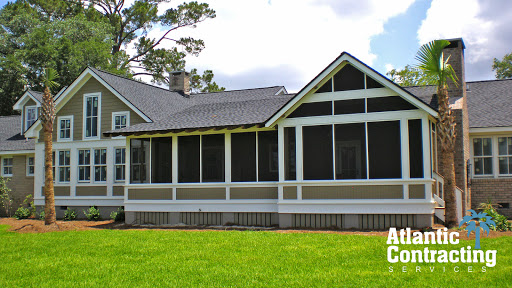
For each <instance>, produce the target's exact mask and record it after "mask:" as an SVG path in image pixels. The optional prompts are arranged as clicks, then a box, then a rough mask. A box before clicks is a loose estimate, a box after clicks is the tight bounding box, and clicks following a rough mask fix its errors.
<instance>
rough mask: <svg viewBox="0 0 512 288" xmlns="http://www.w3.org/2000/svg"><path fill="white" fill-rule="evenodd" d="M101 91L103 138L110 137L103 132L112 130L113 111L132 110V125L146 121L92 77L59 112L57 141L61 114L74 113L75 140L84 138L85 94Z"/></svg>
mask: <svg viewBox="0 0 512 288" xmlns="http://www.w3.org/2000/svg"><path fill="white" fill-rule="evenodd" d="M98 92H100V93H101V127H100V131H98V135H101V139H110V137H105V136H104V135H103V134H102V133H103V132H106V131H109V130H112V112H123V111H130V125H135V124H139V123H144V122H145V121H144V120H143V119H142V118H141V117H140V116H139V115H137V114H136V113H135V112H133V111H132V110H131V109H130V108H129V107H128V106H126V104H124V103H123V102H122V101H121V100H119V99H118V98H117V97H116V96H115V95H114V94H112V92H110V91H109V90H108V89H107V88H106V87H105V86H103V85H102V84H101V83H100V82H98V80H96V79H94V78H91V79H89V80H88V81H87V83H85V84H84V85H83V86H82V87H81V88H80V89H79V90H78V91H77V92H76V93H75V94H74V95H73V96H72V97H71V99H69V101H68V102H67V103H66V104H65V105H64V106H63V107H62V108H61V109H60V110H59V111H58V112H57V117H56V118H55V124H54V127H53V139H54V141H57V133H58V129H57V119H58V117H59V116H70V115H73V140H74V141H80V140H82V139H83V135H82V133H83V114H84V112H83V109H84V108H83V107H84V94H87V93H98ZM39 133H40V134H39V142H43V140H44V139H43V131H42V130H41V131H40V132H39Z"/></svg>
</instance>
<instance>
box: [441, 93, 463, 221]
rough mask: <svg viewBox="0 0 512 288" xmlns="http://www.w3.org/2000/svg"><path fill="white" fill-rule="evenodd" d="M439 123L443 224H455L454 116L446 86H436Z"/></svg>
mask: <svg viewBox="0 0 512 288" xmlns="http://www.w3.org/2000/svg"><path fill="white" fill-rule="evenodd" d="M437 95H438V102H439V123H438V131H439V137H440V140H441V155H440V156H441V159H440V164H441V169H440V170H441V174H442V175H443V177H444V200H445V217H446V220H445V225H446V226H448V227H453V226H457V224H458V223H457V203H456V201H455V186H456V184H455V183H456V182H455V137H456V135H455V118H454V116H453V115H452V113H451V112H452V111H451V109H450V103H449V97H448V92H447V91H446V87H438V94H437Z"/></svg>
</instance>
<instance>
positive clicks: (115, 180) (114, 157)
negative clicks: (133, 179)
mask: <svg viewBox="0 0 512 288" xmlns="http://www.w3.org/2000/svg"><path fill="white" fill-rule="evenodd" d="M117 149H124V164H117V163H116V150H117ZM127 150H128V149H127V148H126V147H114V153H112V154H113V155H112V156H113V159H114V161H113V163H114V173H113V174H114V182H117V183H124V182H125V181H126V163H127V162H126V151H127ZM121 165H122V166H124V180H117V179H116V166H121Z"/></svg>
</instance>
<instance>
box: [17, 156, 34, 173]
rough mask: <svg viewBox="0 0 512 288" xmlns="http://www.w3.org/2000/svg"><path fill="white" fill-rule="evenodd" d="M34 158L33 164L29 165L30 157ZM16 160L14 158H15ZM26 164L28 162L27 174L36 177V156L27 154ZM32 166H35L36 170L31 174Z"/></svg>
mask: <svg viewBox="0 0 512 288" xmlns="http://www.w3.org/2000/svg"><path fill="white" fill-rule="evenodd" d="M30 158H32V161H33V162H32V165H29V159H30ZM13 161H14V160H13ZM25 164H26V169H25V170H26V175H27V176H28V177H34V174H35V172H36V157H35V156H34V155H27V156H26V158H25ZM30 166H32V167H34V172H33V173H32V174H30V172H29V171H30Z"/></svg>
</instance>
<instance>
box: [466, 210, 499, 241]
mask: <svg viewBox="0 0 512 288" xmlns="http://www.w3.org/2000/svg"><path fill="white" fill-rule="evenodd" d="M468 212H471V215H466V216H464V217H463V218H462V221H461V222H460V225H459V227H462V224H465V223H466V224H467V226H466V230H468V237H469V234H471V231H475V249H481V248H480V228H482V229H483V230H484V231H486V232H487V235H489V225H494V226H496V223H494V221H492V217H491V216H487V213H485V212H480V213H476V212H475V210H468ZM482 219H485V221H481V220H482ZM472 220H473V221H472ZM477 222H478V223H479V224H480V225H479V226H476V223H477Z"/></svg>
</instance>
